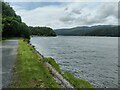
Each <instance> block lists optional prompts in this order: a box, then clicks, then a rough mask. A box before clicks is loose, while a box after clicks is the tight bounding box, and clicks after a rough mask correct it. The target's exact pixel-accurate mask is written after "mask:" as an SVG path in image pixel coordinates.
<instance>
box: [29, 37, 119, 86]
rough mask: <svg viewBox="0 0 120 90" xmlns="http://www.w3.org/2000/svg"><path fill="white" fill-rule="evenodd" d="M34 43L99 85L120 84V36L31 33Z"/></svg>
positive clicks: (36, 46) (37, 48)
mask: <svg viewBox="0 0 120 90" xmlns="http://www.w3.org/2000/svg"><path fill="white" fill-rule="evenodd" d="M30 43H31V44H32V45H34V46H35V48H36V50H37V51H38V52H40V53H41V54H42V55H44V56H46V57H53V58H54V59H55V60H56V62H57V63H58V64H59V65H60V67H61V69H62V71H63V72H64V71H69V72H71V73H73V74H74V76H75V77H78V78H81V79H84V80H87V81H89V82H90V83H91V84H93V85H94V86H95V87H98V88H105V87H106V88H117V87H118V38H117V37H85V36H57V37H31V39H30Z"/></svg>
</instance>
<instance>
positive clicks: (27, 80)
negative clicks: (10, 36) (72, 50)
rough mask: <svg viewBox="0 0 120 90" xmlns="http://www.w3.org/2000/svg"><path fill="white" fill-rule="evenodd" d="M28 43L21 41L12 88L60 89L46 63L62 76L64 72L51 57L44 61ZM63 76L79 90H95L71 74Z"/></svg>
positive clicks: (65, 73) (67, 73) (66, 73)
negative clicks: (84, 89)
mask: <svg viewBox="0 0 120 90" xmlns="http://www.w3.org/2000/svg"><path fill="white" fill-rule="evenodd" d="M28 42H29V41H28V40H23V39H20V40H19V47H18V54H17V62H16V64H15V66H14V70H13V71H14V75H13V80H12V83H11V85H10V87H11V88H56V89H59V88H60V86H59V85H58V84H57V83H56V81H55V80H54V79H53V77H52V75H51V74H50V72H49V70H48V69H47V68H46V67H45V66H44V62H48V63H50V64H51V65H52V66H53V67H54V68H55V69H56V70H57V71H58V72H59V73H60V74H61V73H62V71H61V69H60V67H59V65H58V64H57V63H56V62H55V60H54V59H53V58H51V57H49V58H46V57H45V58H44V59H42V58H41V57H40V56H39V55H38V54H37V53H36V52H35V49H34V48H33V47H32V46H31V45H29V44H28ZM62 75H63V77H64V78H66V79H67V80H68V81H69V82H70V83H71V84H72V85H73V86H74V87H75V88H77V89H78V90H80V89H81V88H90V89H89V90H95V89H94V87H93V86H92V85H91V84H90V83H89V82H87V81H85V80H80V79H78V78H76V77H74V76H73V75H72V74H71V73H69V72H64V74H62ZM87 90H88V89H87Z"/></svg>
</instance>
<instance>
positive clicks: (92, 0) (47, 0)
mask: <svg viewBox="0 0 120 90" xmlns="http://www.w3.org/2000/svg"><path fill="white" fill-rule="evenodd" d="M4 1H6V2H73V0H46V1H45V0H4ZM118 1H119V0H74V2H118Z"/></svg>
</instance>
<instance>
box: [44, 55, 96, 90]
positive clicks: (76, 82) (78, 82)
mask: <svg viewBox="0 0 120 90" xmlns="http://www.w3.org/2000/svg"><path fill="white" fill-rule="evenodd" d="M44 60H45V62H48V63H50V64H51V65H52V66H53V67H54V68H55V69H56V70H57V71H58V72H59V73H60V74H62V71H61V69H60V67H59V65H58V64H57V63H56V62H55V60H54V59H53V58H51V57H49V58H45V59H44ZM62 75H63V77H64V78H65V79H67V80H68V81H69V82H70V83H71V84H72V85H73V86H74V87H75V88H77V89H78V90H80V89H81V88H87V89H88V88H91V89H90V90H95V88H94V87H93V86H92V85H91V84H90V83H89V82H87V81H85V80H81V79H79V78H76V77H74V76H73V75H72V74H71V73H70V72H64V73H63V74H62Z"/></svg>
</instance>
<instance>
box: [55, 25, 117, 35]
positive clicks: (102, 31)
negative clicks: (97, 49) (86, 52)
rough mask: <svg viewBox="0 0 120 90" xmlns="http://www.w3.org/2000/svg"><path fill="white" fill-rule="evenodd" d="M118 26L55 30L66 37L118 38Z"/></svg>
mask: <svg viewBox="0 0 120 90" xmlns="http://www.w3.org/2000/svg"><path fill="white" fill-rule="evenodd" d="M118 29H119V28H118V26H114V25H97V26H91V27H87V26H83V27H75V28H70V29H57V30H55V32H56V34H57V35H64V36H111V37H118V35H119V30H118Z"/></svg>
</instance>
